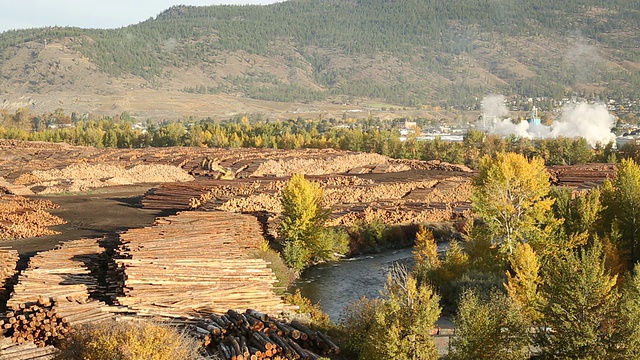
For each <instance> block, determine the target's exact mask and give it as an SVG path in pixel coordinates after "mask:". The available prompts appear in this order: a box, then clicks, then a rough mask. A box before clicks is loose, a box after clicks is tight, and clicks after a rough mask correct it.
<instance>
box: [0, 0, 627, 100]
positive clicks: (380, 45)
mask: <svg viewBox="0 0 640 360" xmlns="http://www.w3.org/2000/svg"><path fill="white" fill-rule="evenodd" d="M564 5H566V6H563V4H559V3H558V2H554V1H550V0H533V1H530V2H525V3H523V2H519V1H515V0H499V1H488V0H454V1H450V2H445V3H443V2H439V1H435V0H426V1H416V0H403V1H386V0H351V1H334V0H326V1H323V0H290V1H285V2H282V3H276V4H271V5H261V6H258V5H245V6H232V5H214V6H206V7H196V6H174V7H171V8H169V9H167V10H165V11H164V12H162V13H160V14H159V15H157V16H156V17H155V18H151V19H149V20H146V21H143V22H141V23H138V24H135V25H131V26H128V27H123V28H120V29H113V30H99V29H79V28H58V27H56V28H40V29H32V30H18V31H7V32H4V33H0V54H1V56H0V99H2V98H4V99H3V100H2V101H3V102H4V105H2V104H0V105H1V106H2V107H3V108H5V109H9V110H11V109H13V108H14V107H15V105H13V104H14V103H20V101H19V100H20V99H25V98H27V99H28V98H30V99H32V100H33V101H34V102H36V103H37V104H34V105H31V106H32V107H33V108H34V109H36V110H46V109H49V110H48V111H52V110H53V109H50V106H51V105H52V103H53V102H55V101H54V100H55V99H54V100H52V99H51V98H52V97H54V96H58V97H59V98H60V99H61V100H60V101H59V103H58V105H59V107H71V108H73V107H74V106H75V107H77V109H73V110H74V111H76V110H77V111H82V112H90V111H97V112H105V111H109V108H112V109H111V110H112V111H119V110H121V109H123V111H129V112H136V111H139V110H138V109H136V106H134V105H135V104H134V105H132V104H131V103H130V104H129V105H126V104H124V105H126V106H122V105H120V104H118V103H117V102H115V100H113V99H112V98H111V97H114V96H115V97H126V96H127V94H128V93H131V92H137V93H141V92H142V93H151V92H156V94H155V95H154V96H152V97H155V98H156V99H157V101H158V102H167V101H168V99H167V93H168V94H171V95H175V96H178V95H179V96H178V97H185V96H187V97H189V96H191V95H193V96H194V97H196V96H201V95H206V96H209V97H211V98H216V97H218V98H224V97H232V98H239V99H245V98H250V99H254V100H257V101H263V102H276V103H282V104H287V106H288V105H291V104H298V105H300V104H302V105H305V104H306V105H308V104H319V106H320V105H323V104H334V105H341V104H346V105H349V106H351V107H352V106H353V105H356V106H360V105H362V103H363V102H372V103H381V104H383V105H384V104H386V105H388V106H398V107H410V108H416V109H421V108H424V107H435V106H440V107H442V108H452V109H477V108H478V106H479V101H480V100H479V99H481V98H482V96H483V95H485V94H487V93H503V94H505V95H508V96H515V97H521V98H530V97H548V98H555V99H558V98H562V97H564V96H569V95H578V96H585V97H591V98H596V97H599V98H619V99H620V100H622V99H624V98H625V97H626V98H629V99H638V98H640V75H639V72H638V71H637V70H638V69H640V49H638V47H637V45H634V44H638V43H640V31H639V25H638V24H639V23H640V21H637V20H640V5H639V4H638V3H637V2H635V1H632V0H615V1H610V2H602V1H599V0H577V1H572V2H571V4H569V5H567V4H564ZM45 44H46V45H45ZM52 94H53V95H52ZM90 95H94V100H92V102H91V104H90V105H83V106H80V105H78V104H76V102H75V101H74V100H73V99H74V96H76V97H78V98H80V97H82V98H85V97H90ZM42 102H46V104H47V105H44V104H42ZM60 102H62V103H60ZM109 102H111V103H109ZM221 102H224V101H222V100H221ZM298 105H296V106H298ZM302 105H300V106H302ZM283 106H285V105H283ZM276 107H278V106H276ZM294 107H295V106H294ZM320 107H322V106H320ZM236 110H237V111H238V112H241V111H242V107H241V106H240V107H239V108H238V109H235V110H234V109H229V111H236ZM247 110H249V111H251V110H256V109H253V108H250V107H249V108H248V109H247ZM258 111H259V107H258Z"/></svg>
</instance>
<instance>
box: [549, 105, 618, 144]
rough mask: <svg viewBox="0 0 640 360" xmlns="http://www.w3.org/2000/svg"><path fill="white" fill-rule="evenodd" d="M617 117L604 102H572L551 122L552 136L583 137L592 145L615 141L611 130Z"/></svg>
mask: <svg viewBox="0 0 640 360" xmlns="http://www.w3.org/2000/svg"><path fill="white" fill-rule="evenodd" d="M615 124H616V119H615V117H614V116H613V115H611V114H610V113H609V111H607V107H606V106H604V105H603V104H587V103H584V102H583V103H579V104H570V105H566V106H565V107H564V108H563V109H562V115H560V117H559V119H558V120H556V121H555V122H553V123H552V124H551V134H550V136H551V137H554V138H555V137H559V136H564V137H583V138H585V139H586V140H587V143H589V145H590V146H592V147H593V146H596V144H597V143H601V144H602V145H605V144H608V143H609V142H610V141H615V140H616V136H615V134H613V133H612V132H611V128H613V127H614V126H615Z"/></svg>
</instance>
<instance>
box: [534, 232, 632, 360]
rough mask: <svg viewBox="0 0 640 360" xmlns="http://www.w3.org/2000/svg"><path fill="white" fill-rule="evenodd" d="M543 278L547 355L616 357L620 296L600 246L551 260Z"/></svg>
mask: <svg viewBox="0 0 640 360" xmlns="http://www.w3.org/2000/svg"><path fill="white" fill-rule="evenodd" d="M543 278H544V285H543V287H542V295H543V296H544V298H545V306H544V307H543V308H542V315H543V320H542V322H541V325H542V326H541V327H540V329H539V331H538V333H537V337H536V344H537V345H538V346H539V347H540V348H541V350H542V354H543V356H544V357H546V358H553V359H608V358H610V357H612V356H613V355H614V354H616V352H617V350H616V349H617V347H618V346H617V340H618V336H617V330H616V327H615V323H616V318H617V307H618V299H619V295H618V292H617V290H616V276H615V275H614V276H612V275H610V274H609V272H608V271H607V270H606V267H605V261H604V258H603V253H602V246H601V245H600V243H599V242H598V241H596V242H594V245H592V246H591V247H589V248H586V249H582V250H580V251H578V252H573V253H571V254H569V255H567V256H564V257H563V258H558V259H555V260H554V261H549V262H548V263H547V264H546V266H545V269H544V276H543Z"/></svg>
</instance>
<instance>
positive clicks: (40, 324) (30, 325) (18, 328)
mask: <svg viewBox="0 0 640 360" xmlns="http://www.w3.org/2000/svg"><path fill="white" fill-rule="evenodd" d="M0 324H1V325H2V331H3V334H4V336H5V337H11V340H12V341H13V342H14V343H16V344H25V343H33V344H35V345H36V346H37V347H45V346H47V345H56V344H57V343H58V342H59V341H60V340H62V339H64V338H65V336H66V334H67V333H69V332H70V331H71V326H70V325H69V323H68V322H67V320H66V319H64V318H62V317H60V316H59V315H58V314H57V313H56V312H55V310H54V309H53V304H52V303H51V302H48V301H46V300H41V301H40V302H38V303H36V304H31V305H28V306H27V305H25V304H21V306H20V307H17V308H16V309H14V310H13V311H9V312H6V313H4V314H3V315H1V316H0Z"/></svg>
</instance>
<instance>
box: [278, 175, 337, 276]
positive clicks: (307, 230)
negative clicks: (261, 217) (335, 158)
mask: <svg viewBox="0 0 640 360" xmlns="http://www.w3.org/2000/svg"><path fill="white" fill-rule="evenodd" d="M322 198H323V191H322V188H321V187H320V185H319V184H318V183H315V182H311V181H309V180H307V179H305V178H304V175H302V174H295V175H293V176H292V177H291V179H290V180H289V182H287V185H286V186H285V188H284V189H283V190H282V198H281V199H280V202H281V205H282V217H281V221H280V227H279V230H278V231H279V234H280V236H281V238H282V240H283V241H284V243H283V250H282V251H283V253H282V255H283V258H284V260H285V262H286V263H287V265H289V266H290V267H291V268H293V269H294V270H296V271H300V270H302V269H303V268H304V267H305V266H307V265H309V264H310V263H311V262H314V261H325V260H333V259H334V258H335V255H336V254H344V253H346V252H347V251H348V242H349V240H348V235H347V234H346V232H344V231H340V230H338V229H331V228H326V227H325V222H326V220H327V216H328V214H329V211H328V210H327V209H325V208H324V207H323V205H322Z"/></svg>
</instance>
